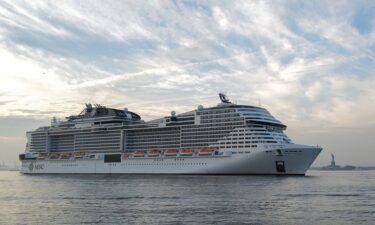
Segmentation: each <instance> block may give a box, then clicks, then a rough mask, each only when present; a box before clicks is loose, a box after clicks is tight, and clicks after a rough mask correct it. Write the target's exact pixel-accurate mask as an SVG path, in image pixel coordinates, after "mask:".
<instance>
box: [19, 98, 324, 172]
mask: <svg viewBox="0 0 375 225" xmlns="http://www.w3.org/2000/svg"><path fill="white" fill-rule="evenodd" d="M219 96H220V99H221V102H220V103H219V104H218V105H217V106H214V107H208V108H205V107H203V106H201V105H200V106H198V107H197V109H195V110H192V111H189V112H185V113H181V114H176V112H174V111H172V112H171V114H170V115H169V116H166V117H163V118H160V119H155V120H152V121H148V122H144V121H143V120H142V119H141V117H140V116H139V115H138V114H136V113H134V112H131V111H129V110H127V109H126V108H125V109H123V110H118V109H113V108H107V107H104V106H101V105H94V106H93V105H91V104H86V108H85V109H84V110H83V111H82V112H81V113H80V114H79V115H76V116H69V117H67V118H66V120H65V121H57V120H56V119H55V118H54V119H52V122H51V126H48V127H41V128H38V129H37V130H35V131H30V132H27V139H28V143H27V147H26V152H25V153H24V154H21V155H20V159H21V160H22V172H23V173H147V174H148V173H160V174H165V173H168V174H169V173H177V174H305V172H306V170H307V169H308V168H309V167H310V165H311V163H312V162H313V161H314V160H315V158H316V157H317V155H318V154H319V152H320V151H321V148H320V147H312V146H305V145H296V144H293V143H292V142H291V140H290V139H289V138H288V137H287V136H286V135H285V134H284V130H285V129H286V126H285V125H284V124H282V123H281V122H280V121H278V120H276V119H275V118H274V117H273V116H272V115H271V114H270V113H269V112H268V111H267V110H266V109H264V108H261V107H256V106H248V105H237V104H234V103H231V102H230V101H229V99H228V98H227V97H226V96H225V95H224V94H222V93H220V94H219ZM262 162H263V163H262ZM185 164H186V165H185ZM64 165H65V166H64ZM84 165H85V166H84ZM36 166H37V167H36ZM36 168H39V169H36ZM41 168H43V169H41Z"/></svg>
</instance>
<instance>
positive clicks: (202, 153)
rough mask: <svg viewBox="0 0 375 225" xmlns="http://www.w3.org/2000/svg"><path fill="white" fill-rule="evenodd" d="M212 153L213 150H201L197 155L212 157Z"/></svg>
mask: <svg viewBox="0 0 375 225" xmlns="http://www.w3.org/2000/svg"><path fill="white" fill-rule="evenodd" d="M213 152H214V149H213V148H202V149H201V150H199V152H198V154H199V155H212V153H213Z"/></svg>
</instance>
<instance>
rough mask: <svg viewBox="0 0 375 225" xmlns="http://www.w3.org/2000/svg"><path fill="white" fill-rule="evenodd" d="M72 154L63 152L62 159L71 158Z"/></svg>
mask: <svg viewBox="0 0 375 225" xmlns="http://www.w3.org/2000/svg"><path fill="white" fill-rule="evenodd" d="M71 156H72V154H71V153H62V154H61V155H60V159H69V158H70V157H71Z"/></svg>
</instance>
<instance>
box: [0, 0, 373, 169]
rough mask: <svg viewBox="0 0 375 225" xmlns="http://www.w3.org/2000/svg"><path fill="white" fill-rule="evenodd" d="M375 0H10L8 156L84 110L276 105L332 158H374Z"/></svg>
mask: <svg viewBox="0 0 375 225" xmlns="http://www.w3.org/2000/svg"><path fill="white" fill-rule="evenodd" d="M374 15H375V2H374V1H0V62H1V66H0V162H1V161H2V160H3V161H6V162H13V161H16V157H17V154H18V153H19V152H22V151H23V148H24V145H25V135H24V133H25V131H26V130H30V129H34V128H36V127H38V126H39V125H46V124H48V121H49V119H50V118H51V117H52V116H57V117H61V118H63V117H64V116H67V115H69V114H76V113H79V112H80V111H81V108H82V107H83V104H84V103H85V102H92V103H101V104H103V105H107V106H113V107H119V108H123V107H128V108H129V109H130V110H132V111H135V112H138V113H139V114H141V116H142V117H143V118H144V119H146V120H147V119H153V118H157V117H161V116H164V115H165V114H169V111H171V110H176V111H177V112H183V111H185V110H191V109H193V108H195V107H196V106H197V105H199V104H203V105H206V106H210V105H214V104H216V103H217V101H218V99H217V96H216V95H217V93H218V92H219V91H226V92H227V93H228V95H229V96H230V97H231V99H233V100H234V101H237V102H238V103H243V104H254V105H258V104H259V102H260V103H261V105H262V106H264V107H266V108H267V109H268V110H269V111H270V112H271V113H272V114H273V115H274V116H275V117H277V118H278V119H280V120H281V121H283V122H284V123H285V124H287V125H288V130H287V134H288V135H289V136H290V137H291V138H292V139H293V140H294V141H295V142H296V143H306V144H319V145H322V146H323V147H324V149H325V150H324V152H323V153H322V154H321V156H320V157H319V158H318V160H317V164H320V165H322V164H326V163H328V161H329V155H330V153H331V152H333V153H334V154H336V158H337V160H338V161H339V162H338V163H340V162H341V163H342V164H356V165H360V164H362V165H375V153H374V150H375V143H374V142H375V141H374V138H373V137H375V104H374V103H375V91H374V87H375V76H374V75H375V74H374V73H375V66H374V61H375V57H374V56H375V29H374V25H375V16H374Z"/></svg>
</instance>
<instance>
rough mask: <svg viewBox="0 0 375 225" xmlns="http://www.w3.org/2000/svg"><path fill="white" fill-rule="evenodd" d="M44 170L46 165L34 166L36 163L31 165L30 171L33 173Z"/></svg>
mask: <svg viewBox="0 0 375 225" xmlns="http://www.w3.org/2000/svg"><path fill="white" fill-rule="evenodd" d="M43 169H44V165H43V164H36V165H34V163H30V165H29V170H30V171H33V170H43Z"/></svg>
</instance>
